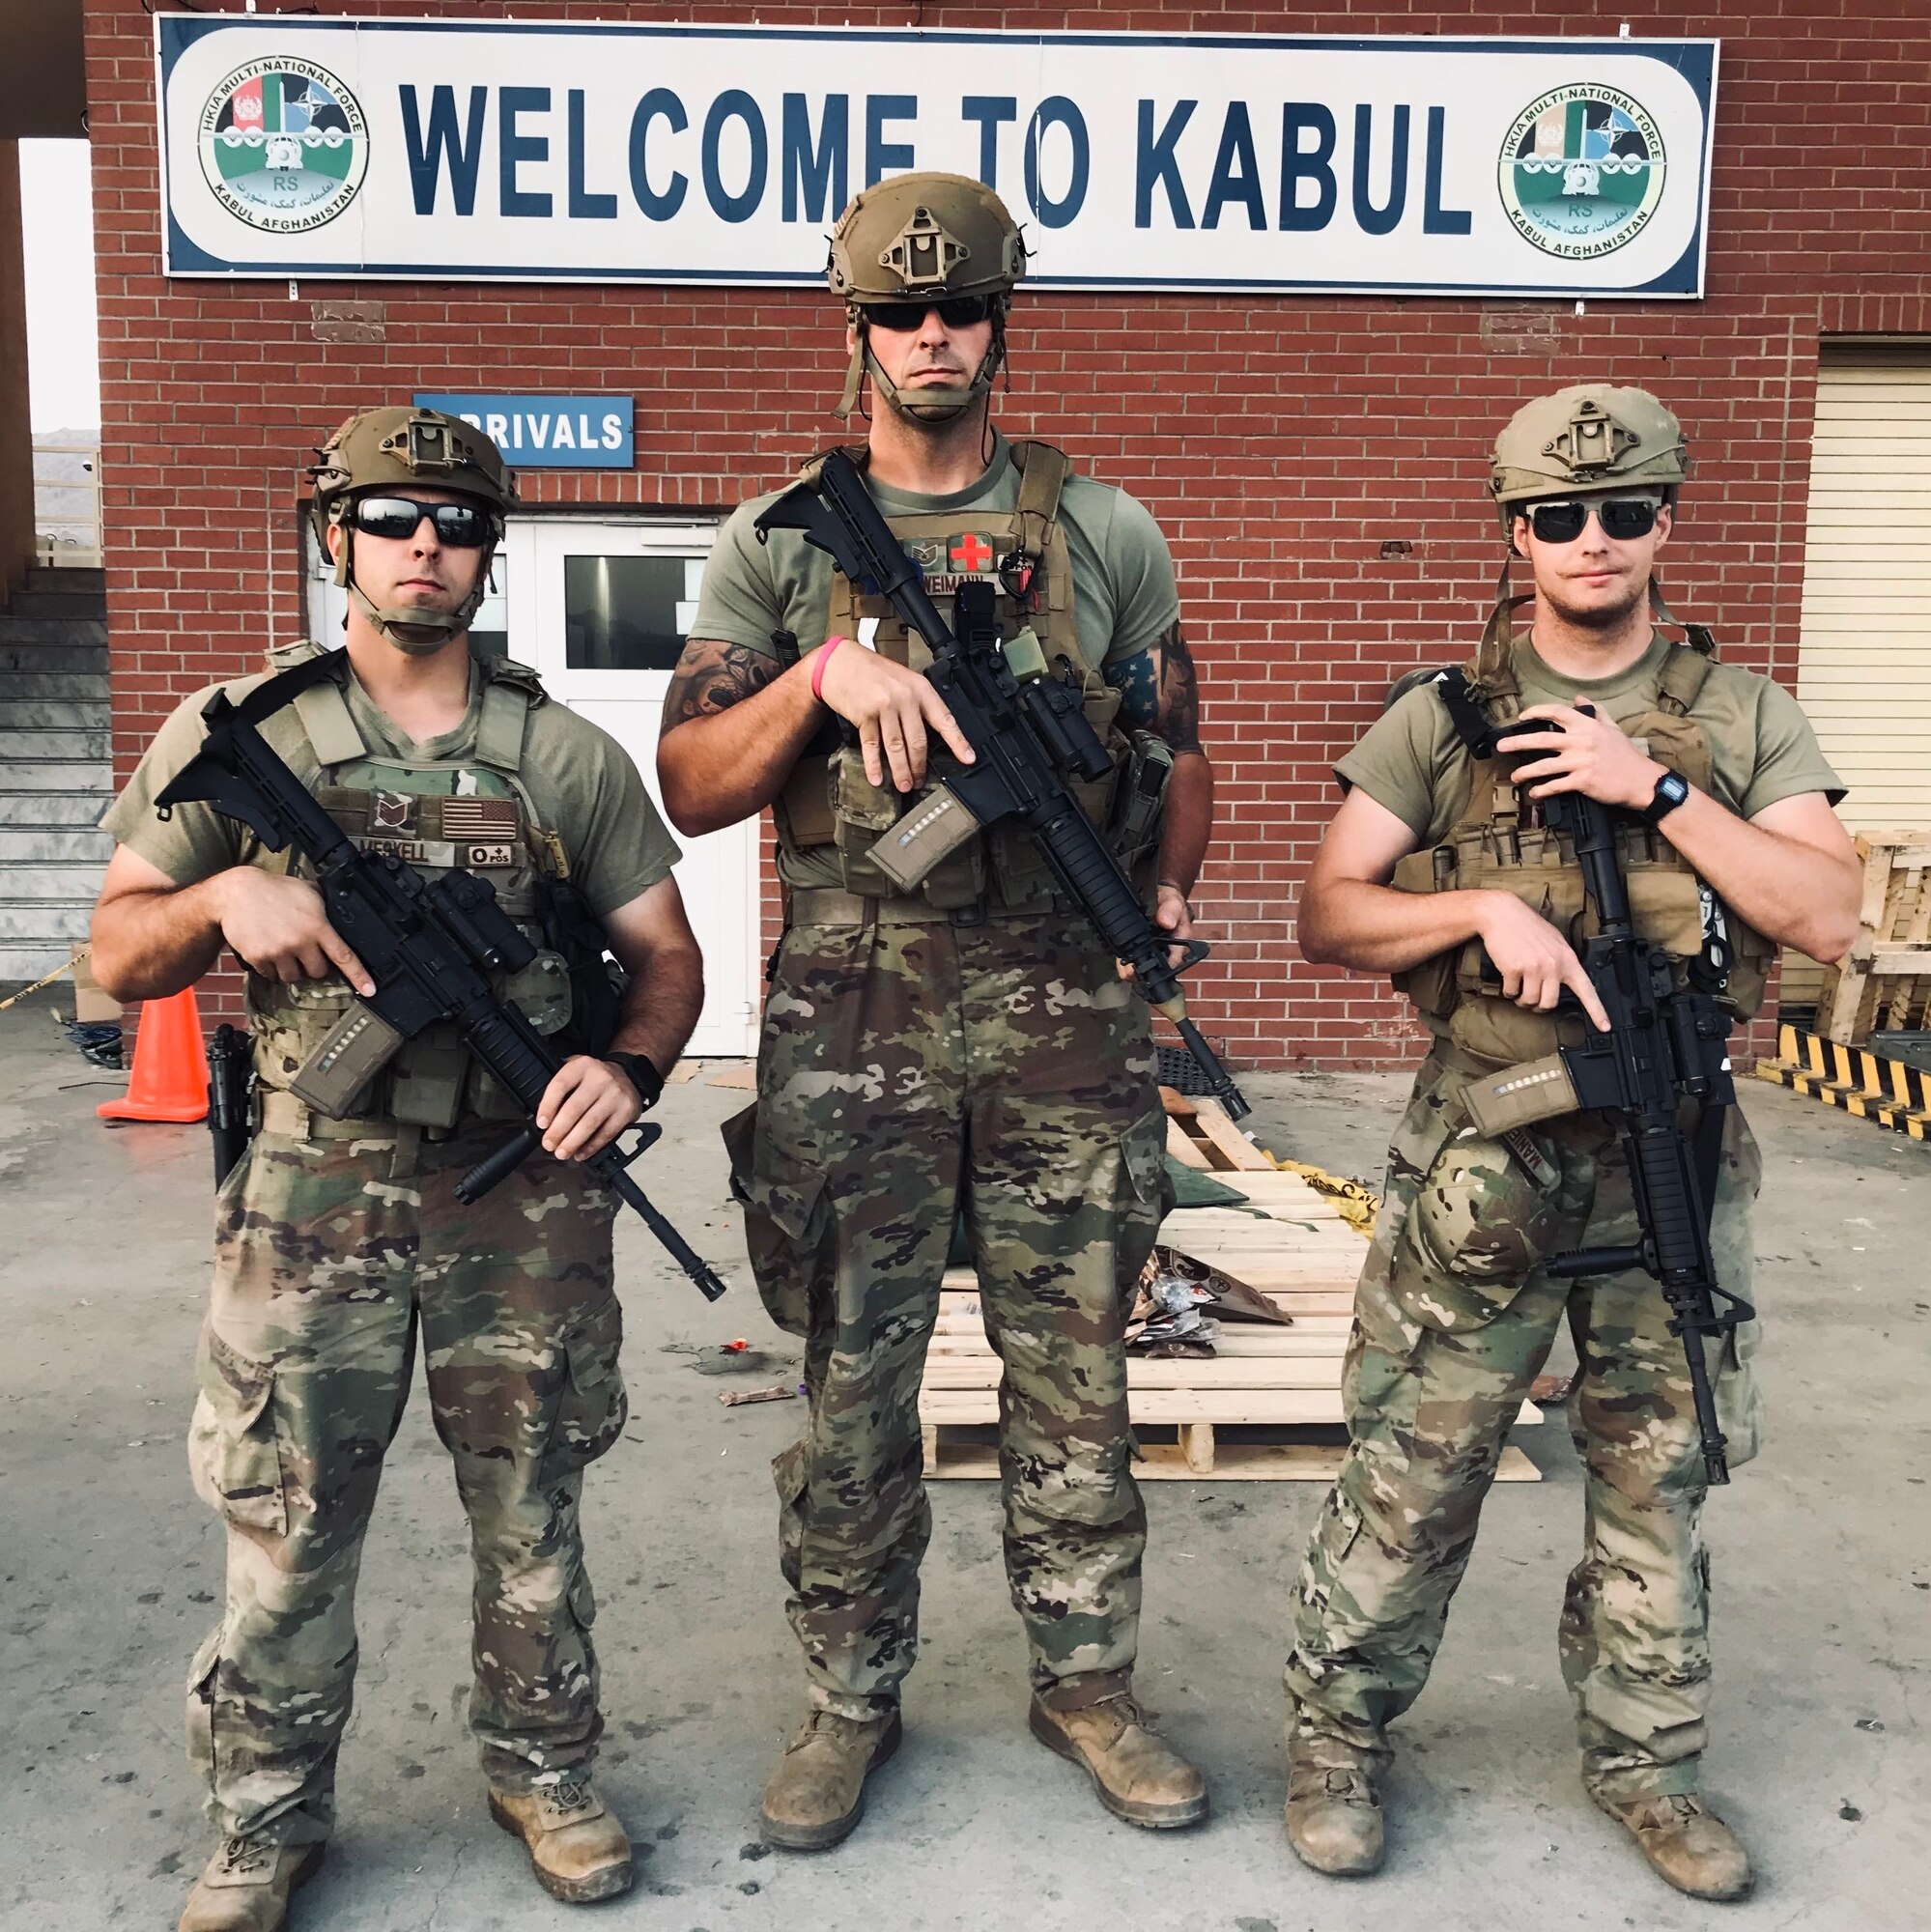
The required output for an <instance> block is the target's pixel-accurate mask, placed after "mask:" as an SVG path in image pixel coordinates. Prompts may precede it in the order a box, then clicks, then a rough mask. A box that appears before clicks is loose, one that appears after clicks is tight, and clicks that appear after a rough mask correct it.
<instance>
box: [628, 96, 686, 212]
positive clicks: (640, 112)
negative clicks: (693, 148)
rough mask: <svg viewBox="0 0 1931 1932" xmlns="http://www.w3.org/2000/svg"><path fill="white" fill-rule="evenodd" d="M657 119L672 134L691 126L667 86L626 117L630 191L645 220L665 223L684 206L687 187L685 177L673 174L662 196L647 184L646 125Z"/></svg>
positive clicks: (647, 129) (648, 130)
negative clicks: (667, 123) (664, 122)
mask: <svg viewBox="0 0 1931 1932" xmlns="http://www.w3.org/2000/svg"><path fill="white" fill-rule="evenodd" d="M660 117H661V118H662V119H664V120H666V121H667V122H669V124H670V131H671V132H672V133H673V134H681V133H682V132H683V131H684V130H685V128H688V127H689V126H690V125H691V117H690V116H689V115H688V114H686V113H685V112H684V103H683V102H682V101H681V100H679V99H677V97H676V96H675V95H674V94H672V93H671V91H670V90H669V89H668V88H667V87H653V88H652V89H651V90H650V92H649V93H648V94H646V95H645V96H644V97H643V99H641V100H639V102H638V103H637V112H636V113H635V114H633V115H632V116H631V117H630V191H631V195H632V198H633V199H634V200H635V201H636V203H637V205H638V207H639V208H640V209H641V210H642V211H643V213H644V218H645V219H646V220H649V221H668V220H669V219H670V217H671V216H672V215H674V214H675V213H677V211H678V210H679V209H680V208H682V207H683V206H684V196H685V194H686V192H687V191H688V190H689V188H690V185H691V183H690V180H689V178H688V177H686V176H684V175H682V174H676V173H673V174H672V175H671V177H670V185H669V186H668V187H667V188H666V189H665V190H664V192H663V193H662V194H659V193H658V192H657V190H656V189H655V188H654V187H652V186H651V185H650V160H649V156H647V155H646V153H645V152H644V150H645V146H646V144H647V143H648V141H649V139H650V124H651V123H652V122H653V121H655V120H657V119H659V118H660Z"/></svg>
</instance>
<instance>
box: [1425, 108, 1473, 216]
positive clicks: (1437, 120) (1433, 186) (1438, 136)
mask: <svg viewBox="0 0 1931 1932" xmlns="http://www.w3.org/2000/svg"><path fill="white" fill-rule="evenodd" d="M1447 145H1448V109H1447V108H1445V107H1431V108H1430V109H1429V110H1428V165H1427V167H1426V168H1425V169H1424V171H1423V174H1422V182H1423V190H1422V206H1421V232H1422V233H1423V234H1424V235H1466V234H1467V233H1468V231H1469V229H1470V228H1472V227H1473V226H1474V223H1473V221H1472V220H1471V219H1470V216H1469V213H1468V210H1467V209H1465V208H1444V207H1442V205H1441V154H1442V150H1443V149H1444V148H1445V147H1446V146H1447Z"/></svg>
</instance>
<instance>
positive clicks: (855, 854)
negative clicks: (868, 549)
mask: <svg viewBox="0 0 1931 1932" xmlns="http://www.w3.org/2000/svg"><path fill="white" fill-rule="evenodd" d="M1008 447H1009V451H1010V455H1011V458H1012V461H1013V464H1014V465H1015V466H1016V467H1017V469H1018V470H1019V497H1018V502H1017V505H1016V506H1015V507H1014V508H1013V509H1010V510H994V509H989V508H986V507H983V506H973V507H969V508H965V509H957V510H945V511H934V512H924V513H920V514H918V515H905V516H894V517H889V518H887V520H886V521H887V522H888V523H889V524H890V526H891V527H892V531H893V534H894V535H895V536H896V537H898V538H899V540H900V541H901V542H902V543H903V544H904V546H905V548H906V551H907V552H908V553H909V554H910V555H911V556H912V558H913V559H914V561H915V562H917V563H918V564H919V566H920V568H921V569H922V570H923V572H924V574H925V589H926V591H927V593H928V594H929V595H930V596H931V597H932V599H933V600H934V602H936V603H937V604H939V606H940V608H941V609H942V610H943V609H944V608H945V603H946V599H947V598H948V597H950V596H951V595H952V594H953V593H955V592H956V591H957V589H958V587H959V585H960V584H961V583H964V582H972V581H980V582H987V583H990V584H992V585H993V587H994V592H995V596H996V598H997V615H998V620H999V630H1000V636H1001V638H1002V639H1013V638H1016V637H1018V636H1020V635H1021V633H1023V632H1026V631H1031V632H1032V634H1033V635H1034V636H1035V637H1036V639H1037V640H1038V642H1039V645H1040V647H1041V649H1042V650H1043V651H1044V653H1045V658H1046V663H1047V664H1048V666H1057V665H1059V664H1060V663H1061V662H1062V661H1063V660H1064V661H1065V664H1067V665H1068V666H1069V667H1070V668H1071V670H1072V674H1073V676H1074V678H1075V679H1076V680H1077V681H1078V682H1079V684H1080V687H1081V690H1082V692H1083V694H1084V698H1085V710H1086V717H1087V722H1088V723H1089V724H1090V725H1092V726H1093V730H1094V731H1095V732H1096V733H1097V735H1098V737H1099V740H1100V742H1101V744H1102V745H1104V746H1105V747H1106V749H1107V751H1108V752H1109V753H1111V754H1112V757H1113V770H1112V772H1111V773H1110V774H1109V775H1108V776H1107V777H1106V778H1103V779H1100V780H1098V781H1095V782H1093V783H1091V784H1089V783H1085V782H1082V781H1077V780H1074V781H1069V782H1070V783H1071V788H1072V790H1073V792H1074V794H1075V795H1076V796H1077V797H1078V799H1079V802H1080V804H1081V806H1082V807H1083V808H1084V810H1085V811H1086V814H1087V816H1088V817H1089V818H1090V819H1092V820H1093V823H1094V824H1095V825H1096V826H1098V827H1099V829H1100V830H1101V832H1102V833H1104V834H1105V835H1106V838H1107V841H1108V843H1109V845H1111V846H1112V848H1113V852H1114V856H1115V857H1116V858H1118V859H1119V860H1120V862H1121V864H1122V866H1123V867H1125V869H1126V871H1127V874H1128V876H1129V877H1130V878H1132V879H1133V881H1134V884H1135V885H1136V886H1137V887H1139V888H1140V889H1141V891H1142V892H1143V893H1146V892H1150V890H1151V889H1152V886H1153V878H1152V873H1153V871H1154V868H1155V866H1156V863H1157V860H1158V856H1159V828H1160V815H1161V812H1160V805H1161V792H1162V789H1163V786H1164V775H1165V769H1166V766H1167V765H1168V764H1170V763H1171V757H1170V754H1169V753H1167V752H1166V749H1165V747H1164V746H1163V745H1161V744H1160V743H1159V742H1158V741H1157V740H1155V739H1153V738H1152V737H1151V734H1150V733H1145V732H1136V733H1132V734H1130V735H1129V734H1128V733H1126V732H1123V731H1122V729H1121V728H1120V727H1119V725H1118V723H1117V719H1118V714H1119V711H1120V701H1121V700H1120V693H1119V692H1117V691H1116V690H1115V689H1114V688H1113V687H1112V686H1111V685H1110V684H1108V683H1107V682H1106V680H1105V679H1104V678H1103V677H1102V676H1101V675H1100V673H1099V670H1098V668H1096V667H1095V666H1093V665H1092V664H1089V663H1088V661H1087V658H1086V654H1085V652H1084V651H1083V650H1082V649H1081V648H1080V639H1079V627H1078V624H1077V623H1076V622H1075V613H1074V602H1073V571H1072V556H1071V553H1070V552H1069V551H1068V550H1067V548H1066V539H1065V530H1064V528H1063V527H1062V526H1061V524H1060V520H1059V510H1060V497H1061V494H1062V492H1063V490H1064V489H1065V481H1066V477H1067V475H1068V473H1069V469H1068V465H1067V462H1066V458H1065V453H1064V452H1063V451H1061V450H1058V449H1055V448H1053V447H1052V445H1051V444H1050V443H1043V442H1015V443H1012V444H1010V445H1009V446H1008ZM851 454H852V456H853V458H854V460H855V461H856V462H858V463H859V464H860V466H861V468H863V466H864V463H865V458H866V453H865V452H864V451H853V452H851ZM822 461H823V458H816V459H814V460H813V461H812V462H811V463H809V464H807V465H806V466H805V468H804V469H803V470H802V471H801V472H800V474H801V476H802V478H803V479H804V480H807V481H809V479H810V478H811V477H812V476H813V475H814V474H815V473H816V471H817V469H818V466H819V464H820V463H822ZM825 621H826V630H825V635H826V636H827V637H846V638H861V637H862V638H864V639H867V640H869V641H870V642H871V643H872V645H873V647H874V648H875V649H876V650H878V651H879V652H880V653H881V654H882V655H883V656H885V657H888V658H890V659H891V660H892V661H893V663H895V664H901V665H906V666H909V667H910V668H912V669H913V670H918V671H923V670H924V669H925V668H927V667H928V666H929V665H930V664H931V662H932V654H931V652H930V651H929V650H928V649H927V648H926V646H925V642H924V640H923V639H922V638H920V637H918V636H916V635H915V634H913V633H912V632H911V631H909V630H908V629H907V627H906V625H905V621H904V619H903V618H901V617H900V616H899V615H898V613H897V612H896V611H895V610H894V609H893V608H892V606H891V604H890V602H889V601H888V600H887V599H886V598H884V597H882V596H879V595H878V594H876V593H875V592H869V591H867V589H866V586H863V585H860V584H855V583H853V582H851V581H850V580H849V579H847V578H846V577H845V576H844V575H843V574H842V573H840V572H837V571H835V572H834V573H833V575H832V589H831V597H830V603H829V608H828V610H827V612H826V620H825ZM861 626H864V627H865V628H864V629H863V630H861ZM935 789H937V787H936V786H926V787H925V788H924V789H923V790H921V791H918V792H915V793H910V794H907V793H902V792H899V791H896V790H895V789H894V788H893V786H892V785H891V783H890V781H889V780H888V782H887V783H885V784H882V785H875V784H873V783H872V782H871V781H870V780H869V779H867V778H866V771H865V758H864V755H863V753H861V751H860V750H859V748H858V747H857V746H856V745H848V746H846V747H844V748H843V749H841V750H839V751H837V752H834V753H831V754H830V755H828V756H822V755H814V754H813V753H807V754H806V755H805V756H803V757H801V758H800V759H799V761H798V763H797V764H796V765H795V766H794V767H793V769H792V772H791V776H790V778H789V779H788V780H787V781H786V782H785V785H784V788H783V790H782V791H781V793H780V794H779V796H778V798H777V799H776V800H775V801H774V803H773V806H772V816H773V818H774V820H775V821H776V827H777V833H778V842H779V845H780V847H781V849H782V850H783V851H785V852H786V853H790V854H798V853H804V852H813V853H823V852H825V851H826V850H827V849H836V851H837V852H838V861H839V867H840V869H841V871H842V873H843V877H844V886H845V890H846V891H847V892H850V893H854V894H858V895H862V896H864V897H868V898H889V897H892V896H894V895H896V894H897V893H898V888H897V887H896V886H895V884H894V883H893V881H892V880H891V879H890V878H888V877H887V876H886V874H885V873H884V872H882V871H881V870H880V869H879V868H878V867H877V866H876V865H874V864H873V863H872V862H871V861H870V860H869V859H868V858H867V856H866V855H867V853H868V852H869V851H870V850H871V848H872V847H873V846H874V845H875V844H876V843H877V842H878V840H879V839H880V838H882V837H883V836H884V835H885V834H886V833H888V832H890V831H891V830H892V829H893V827H894V826H895V825H896V824H897V823H898V821H899V820H900V819H901V818H903V817H904V816H906V815H907V814H908V813H911V812H915V811H917V810H919V809H920V807H921V806H922V804H923V802H924V801H925V800H926V799H928V798H929V797H930V796H931V795H932V792H933V791H934V790H935ZM919 890H920V891H921V892H922V893H923V895H924V896H925V897H926V898H927V899H928V900H929V901H930V903H931V905H932V907H933V909H934V910H935V911H950V910H953V909H956V908H959V907H964V906H970V905H974V904H977V903H981V902H982V903H983V904H985V905H986V907H987V908H988V909H990V910H995V911H1003V910H1012V911H1024V910H1035V909H1037V910H1045V909H1047V908H1050V907H1051V906H1052V905H1053V904H1054V903H1055V896H1054V882H1053V877H1052V874H1051V872H1050V870H1049V869H1048V867H1047V866H1046V863H1045V861H1044V860H1043V859H1042V858H1041V857H1040V856H1039V852H1038V848H1037V847H1036V844H1035V843H1034V841H1033V838H1031V836H1030V835H1029V834H1028V832H1027V831H1026V829H1025V828H1024V827H1023V826H1019V825H1013V824H1006V825H997V826H994V827H993V828H992V829H991V830H990V831H989V832H987V833H984V834H981V835H980V836H979V837H977V838H971V839H969V840H967V841H966V843H964V844H963V845H961V846H960V847H959V849H958V850H957V851H955V852H953V853H951V855H950V856H949V857H947V858H945V859H943V860H941V861H940V862H939V864H938V865H937V866H935V867H933V868H932V870H931V871H930V872H929V873H927V874H926V876H925V878H924V879H923V881H922V883H921V885H920V888H919Z"/></svg>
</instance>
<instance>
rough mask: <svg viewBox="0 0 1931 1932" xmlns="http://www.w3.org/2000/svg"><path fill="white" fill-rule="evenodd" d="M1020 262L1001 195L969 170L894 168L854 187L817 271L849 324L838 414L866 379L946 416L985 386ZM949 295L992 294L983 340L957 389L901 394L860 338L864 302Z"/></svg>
mask: <svg viewBox="0 0 1931 1932" xmlns="http://www.w3.org/2000/svg"><path fill="white" fill-rule="evenodd" d="M1025 272H1026V242H1025V240H1024V238H1023V237H1022V236H1021V235H1020V233H1019V224H1018V223H1017V222H1016V221H1014V220H1013V218H1012V216H1011V215H1010V213H1008V211H1007V207H1006V204H1005V203H1004V202H1003V201H1001V200H1000V198H999V197H998V196H997V195H996V194H994V193H993V191H992V190H991V189H990V188H989V187H987V186H986V185H985V184H984V183H983V182H978V181H974V180H973V179H972V178H971V177H970V176H969V175H948V174H938V173H929V172H928V173H925V174H912V175H895V176H894V177H893V179H892V180H890V181H884V182H880V183H879V184H878V185H877V186H876V187H868V188H866V190H865V192H864V193H863V194H860V195H855V196H854V197H853V198H852V201H851V205H850V206H849V207H848V208H846V210H845V212H844V213H842V214H841V215H839V216H838V226H837V227H836V228H835V229H834V230H833V231H832V252H831V259H830V260H829V261H828V262H827V263H826V265H825V279H826V281H827V282H828V283H829V284H830V285H831V290H832V293H833V294H834V295H835V296H842V297H843V298H844V301H845V315H846V318H847V320H848V321H849V322H850V323H851V326H852V327H853V329H854V330H855V331H856V333H857V337H858V340H857V342H856V343H855V344H854V346H853V349H852V359H851V368H850V370H849V371H848V372H847V374H846V376H845V387H844V394H843V395H842V396H841V397H840V398H839V399H838V415H839V416H840V417H844V416H848V415H850V414H851V412H852V411H853V409H854V408H856V407H857V404H858V392H859V384H861V383H862V382H863V381H864V379H865V377H866V374H867V373H869V375H870V377H871V380H872V384H873V385H874V387H876V388H877V390H878V392H879V394H880V395H882V396H883V397H884V398H885V400H886V401H887V402H888V403H890V404H892V405H893V407H894V408H895V409H899V410H903V411H904V412H906V413H907V414H909V415H910V416H912V417H913V419H914V420H915V421H919V422H928V423H941V422H951V420H952V418H953V417H954V416H957V415H959V414H961V413H962V412H964V411H966V410H968V409H970V408H971V407H972V406H973V404H974V403H976V402H978V401H979V400H980V397H981V396H985V395H988V394H990V393H991V390H992V379H993V377H994V376H996V375H997V374H998V373H999V365H1000V363H1001V362H1002V361H1003V360H1004V359H1005V356H1006V308H1007V303H1008V300H1009V298H1011V295H1012V290H1013V287H1014V285H1015V284H1016V283H1017V282H1018V281H1019V279H1020V277H1021V276H1023V275H1024V274H1025ZM951 296H990V297H991V298H992V346H991V348H990V349H989V350H987V352H986V355H985V360H984V361H983V362H981V363H980V367H979V373H978V374H977V375H976V376H974V378H973V380H972V382H971V384H969V385H968V386H967V387H965V388H963V389H921V390H920V391H919V392H918V395H919V400H918V402H917V404H912V403H908V402H907V401H905V400H904V399H903V398H902V397H901V396H900V394H899V391H898V388H897V385H896V384H895V383H894V382H893V381H892V379H891V378H890V377H889V376H888V375H886V373H885V371H884V370H883V369H881V368H880V367H879V366H878V363H877V360H876V359H875V358H874V357H873V355H872V354H871V352H870V349H869V347H868V346H867V344H866V316H865V312H866V309H867V308H869V307H871V306H873V305H875V304H876V303H879V302H906V301H927V302H937V301H944V300H945V299H947V298H949V297H951Z"/></svg>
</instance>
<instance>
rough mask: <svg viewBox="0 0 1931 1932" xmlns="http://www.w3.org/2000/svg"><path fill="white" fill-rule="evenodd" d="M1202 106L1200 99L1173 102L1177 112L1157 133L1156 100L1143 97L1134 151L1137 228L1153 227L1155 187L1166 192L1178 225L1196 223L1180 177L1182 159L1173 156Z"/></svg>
mask: <svg viewBox="0 0 1931 1932" xmlns="http://www.w3.org/2000/svg"><path fill="white" fill-rule="evenodd" d="M1199 105H1200V102H1199V101H1198V100H1180V101H1176V102H1175V104H1174V111H1173V112H1172V113H1171V114H1170V115H1168V116H1167V124H1166V126H1165V127H1164V128H1161V129H1160V131H1159V133H1158V134H1157V135H1155V134H1154V132H1153V103H1152V102H1151V101H1150V100H1143V101H1142V102H1141V103H1140V138H1139V140H1138V141H1137V142H1136V143H1135V144H1134V150H1133V225H1134V227H1135V228H1150V227H1152V225H1153V189H1154V188H1155V187H1156V186H1159V187H1163V188H1165V189H1166V191H1167V209H1168V212H1169V213H1171V214H1172V215H1173V217H1174V226H1175V227H1176V228H1191V227H1192V226H1193V209H1192V207H1191V206H1190V205H1189V204H1188V201H1187V191H1186V186H1185V184H1184V183H1182V182H1181V180H1180V168H1179V162H1178V160H1176V159H1175V157H1174V148H1175V146H1176V145H1177V143H1178V141H1179V138H1180V136H1181V134H1182V133H1184V132H1185V130H1186V125H1187V123H1188V122H1189V121H1191V120H1192V119H1193V111H1194V109H1195V108H1196V107H1198V106H1199Z"/></svg>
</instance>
